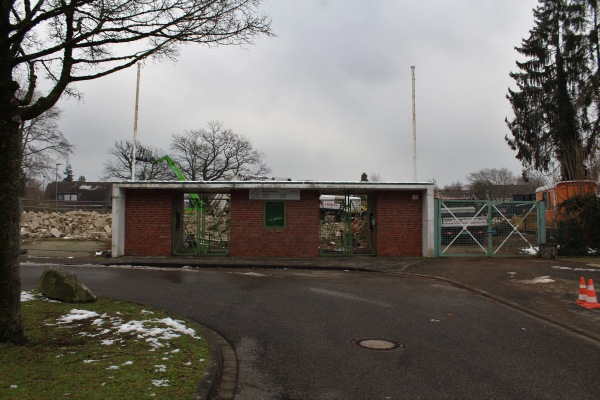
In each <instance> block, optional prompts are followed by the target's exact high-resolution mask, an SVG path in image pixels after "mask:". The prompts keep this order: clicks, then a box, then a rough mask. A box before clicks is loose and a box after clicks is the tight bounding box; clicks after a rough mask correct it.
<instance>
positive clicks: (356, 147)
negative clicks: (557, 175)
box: [59, 0, 536, 186]
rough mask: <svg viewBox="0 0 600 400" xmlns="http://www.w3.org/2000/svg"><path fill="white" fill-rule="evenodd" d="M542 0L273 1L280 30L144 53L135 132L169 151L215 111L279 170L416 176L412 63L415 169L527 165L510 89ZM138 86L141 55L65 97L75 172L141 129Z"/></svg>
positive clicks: (444, 173)
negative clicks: (519, 155) (513, 132)
mask: <svg viewBox="0 0 600 400" xmlns="http://www.w3.org/2000/svg"><path fill="white" fill-rule="evenodd" d="M535 5H536V1H534V0H454V1H450V0H427V1H424V0H373V1H366V0H268V1H265V2H264V3H263V6H262V10H263V11H264V12H265V13H267V14H269V15H270V16H271V18H272V20H273V22H272V29H273V31H274V32H275V34H276V35H277V37H274V38H268V37H261V38H259V39H258V40H257V41H256V43H255V45H254V46H248V47H246V48H243V49H242V48H239V47H220V48H205V47H200V46H187V47H184V48H182V50H181V54H180V57H179V60H178V62H176V63H173V62H170V61H167V62H163V63H160V64H156V63H153V62H152V61H149V62H148V63H147V64H146V65H144V66H143V68H142V73H141V89H140V103H139V107H140V108H139V125H138V139H139V140H140V141H141V142H142V144H145V145H150V146H154V147H159V148H162V149H164V150H166V151H167V152H168V148H169V143H170V140H171V135H172V134H174V133H181V132H183V131H184V130H189V129H196V128H201V127H205V126H206V123H207V122H208V121H215V120H218V121H222V122H223V123H224V125H225V126H226V127H228V128H231V129H233V130H234V131H235V132H237V133H239V134H242V135H245V136H247V137H249V138H250V139H251V140H252V143H253V145H254V147H255V148H256V149H258V150H261V151H263V152H264V153H265V154H266V162H267V164H268V165H269V166H270V167H271V168H272V170H273V173H272V175H273V176H276V177H285V178H292V179H299V180H304V179H310V180H344V181H345V180H349V181H352V180H359V179H360V176H361V173H362V172H366V173H367V174H369V175H370V174H372V173H376V174H379V175H380V177H381V178H382V180H384V181H400V182H404V181H412V177H413V167H412V166H413V159H412V114H411V109H412V103H411V96H412V91H411V66H412V65H414V66H415V67H416V69H415V74H416V112H417V180H418V181H430V180H431V179H435V180H437V182H438V184H440V185H441V186H443V185H447V184H450V183H452V182H455V181H457V180H460V181H462V182H465V181H466V179H465V177H466V175H467V174H468V173H470V172H474V171H477V170H480V169H482V168H502V167H506V168H509V169H511V170H512V171H514V172H515V174H519V172H520V165H519V163H518V162H517V160H515V157H514V156H515V153H514V152H512V151H511V150H510V149H509V148H508V146H507V145H506V143H505V140H504V136H505V135H506V134H508V133H509V131H508V129H507V128H506V125H505V123H504V118H505V117H506V116H510V115H511V109H510V105H509V103H508V101H507V100H506V98H505V95H506V92H507V88H508V87H509V86H512V84H513V83H512V80H511V79H510V77H509V76H508V74H509V72H510V71H511V70H515V69H516V67H515V60H516V59H517V58H518V54H517V52H516V51H515V50H514V46H517V45H519V44H520V43H521V39H522V38H524V37H526V36H527V35H528V31H529V29H530V28H531V27H532V24H533V15H532V8H533V7H534V6H535ZM135 85H136V69H135V68H131V69H129V70H126V71H122V72H120V73H117V74H115V75H112V76H109V77H105V78H101V79H99V80H96V81H91V82H84V83H81V84H78V86H77V88H78V89H79V90H80V91H82V92H83V93H84V100H83V101H82V102H77V101H75V100H73V99H64V100H61V101H60V102H59V107H60V108H62V109H63V111H64V112H63V116H62V118H61V121H60V125H61V127H62V130H63V133H64V134H65V136H66V137H67V139H68V140H69V141H70V142H71V143H73V144H74V145H75V146H76V148H75V154H73V155H72V156H71V158H70V163H71V166H72V168H73V172H74V174H75V177H76V178H77V177H78V176H80V175H84V176H85V177H86V179H87V180H88V181H94V180H97V179H99V178H100V176H101V174H102V168H103V163H104V161H105V159H106V157H107V150H108V148H109V147H111V146H112V144H113V143H114V142H115V141H117V140H125V139H129V140H131V139H132V137H133V122H134V106H135ZM63 168H64V167H61V169H63ZM60 172H61V171H60V170H59V173H60Z"/></svg>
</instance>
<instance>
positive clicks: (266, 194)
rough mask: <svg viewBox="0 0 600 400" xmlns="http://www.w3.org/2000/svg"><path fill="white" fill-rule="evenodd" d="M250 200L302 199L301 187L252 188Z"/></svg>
mask: <svg viewBox="0 0 600 400" xmlns="http://www.w3.org/2000/svg"><path fill="white" fill-rule="evenodd" d="M250 200H300V189H250Z"/></svg>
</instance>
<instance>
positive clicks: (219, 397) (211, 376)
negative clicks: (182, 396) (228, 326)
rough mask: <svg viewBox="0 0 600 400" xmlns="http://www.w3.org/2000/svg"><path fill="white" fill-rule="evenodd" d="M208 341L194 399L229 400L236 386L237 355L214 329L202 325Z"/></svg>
mask: <svg viewBox="0 0 600 400" xmlns="http://www.w3.org/2000/svg"><path fill="white" fill-rule="evenodd" d="M199 325H200V326H202V333H203V334H204V336H205V337H206V338H207V341H208V343H209V354H210V356H209V360H208V362H207V365H206V371H205V372H204V376H203V377H202V380H201V382H200V384H199V385H198V389H197V391H196V394H195V396H194V397H193V398H194V400H229V399H233V398H234V397H235V390H236V387H237V376H238V365H237V357H236V355H235V351H234V350H233V347H232V346H231V345H230V344H229V342H228V341H227V340H226V339H225V338H224V337H223V336H221V335H220V334H219V333H217V332H216V331H214V330H212V329H210V328H208V327H206V326H204V325H202V324H199Z"/></svg>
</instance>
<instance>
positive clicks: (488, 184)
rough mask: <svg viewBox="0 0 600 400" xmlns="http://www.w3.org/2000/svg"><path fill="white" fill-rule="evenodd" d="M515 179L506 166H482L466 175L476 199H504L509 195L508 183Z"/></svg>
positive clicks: (511, 183)
mask: <svg viewBox="0 0 600 400" xmlns="http://www.w3.org/2000/svg"><path fill="white" fill-rule="evenodd" d="M516 181H517V178H516V177H515V174H514V173H513V172H512V171H510V170H509V169H508V168H484V169H481V170H479V171H476V172H472V173H470V174H469V175H467V182H469V185H470V187H471V191H472V192H473V194H474V195H475V196H476V197H477V198H478V199H490V200H495V199H506V198H507V197H510V192H511V190H510V188H509V185H514V184H515V183H516Z"/></svg>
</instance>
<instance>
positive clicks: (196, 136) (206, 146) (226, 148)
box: [171, 121, 271, 181]
mask: <svg viewBox="0 0 600 400" xmlns="http://www.w3.org/2000/svg"><path fill="white" fill-rule="evenodd" d="M171 149H172V150H173V154H172V157H173V160H175V162H176V163H177V164H178V165H179V168H180V169H181V171H182V172H183V173H184V175H186V176H187V177H188V179H190V180H192V181H196V180H203V181H216V180H222V179H231V178H233V177H236V176H237V177H238V178H239V179H252V178H257V177H262V176H264V175H265V174H268V173H270V172H271V169H270V168H269V167H267V165H266V164H265V163H264V161H263V159H264V154H263V153H262V152H260V151H257V150H254V148H253V147H252V142H251V141H250V139H248V138H246V137H244V136H242V135H239V134H237V133H234V132H233V131H232V130H231V129H226V128H224V127H223V124H222V123H221V122H215V121H212V122H209V123H208V126H207V128H206V129H197V130H193V131H186V132H184V133H183V134H180V135H173V140H172V142H171Z"/></svg>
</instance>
